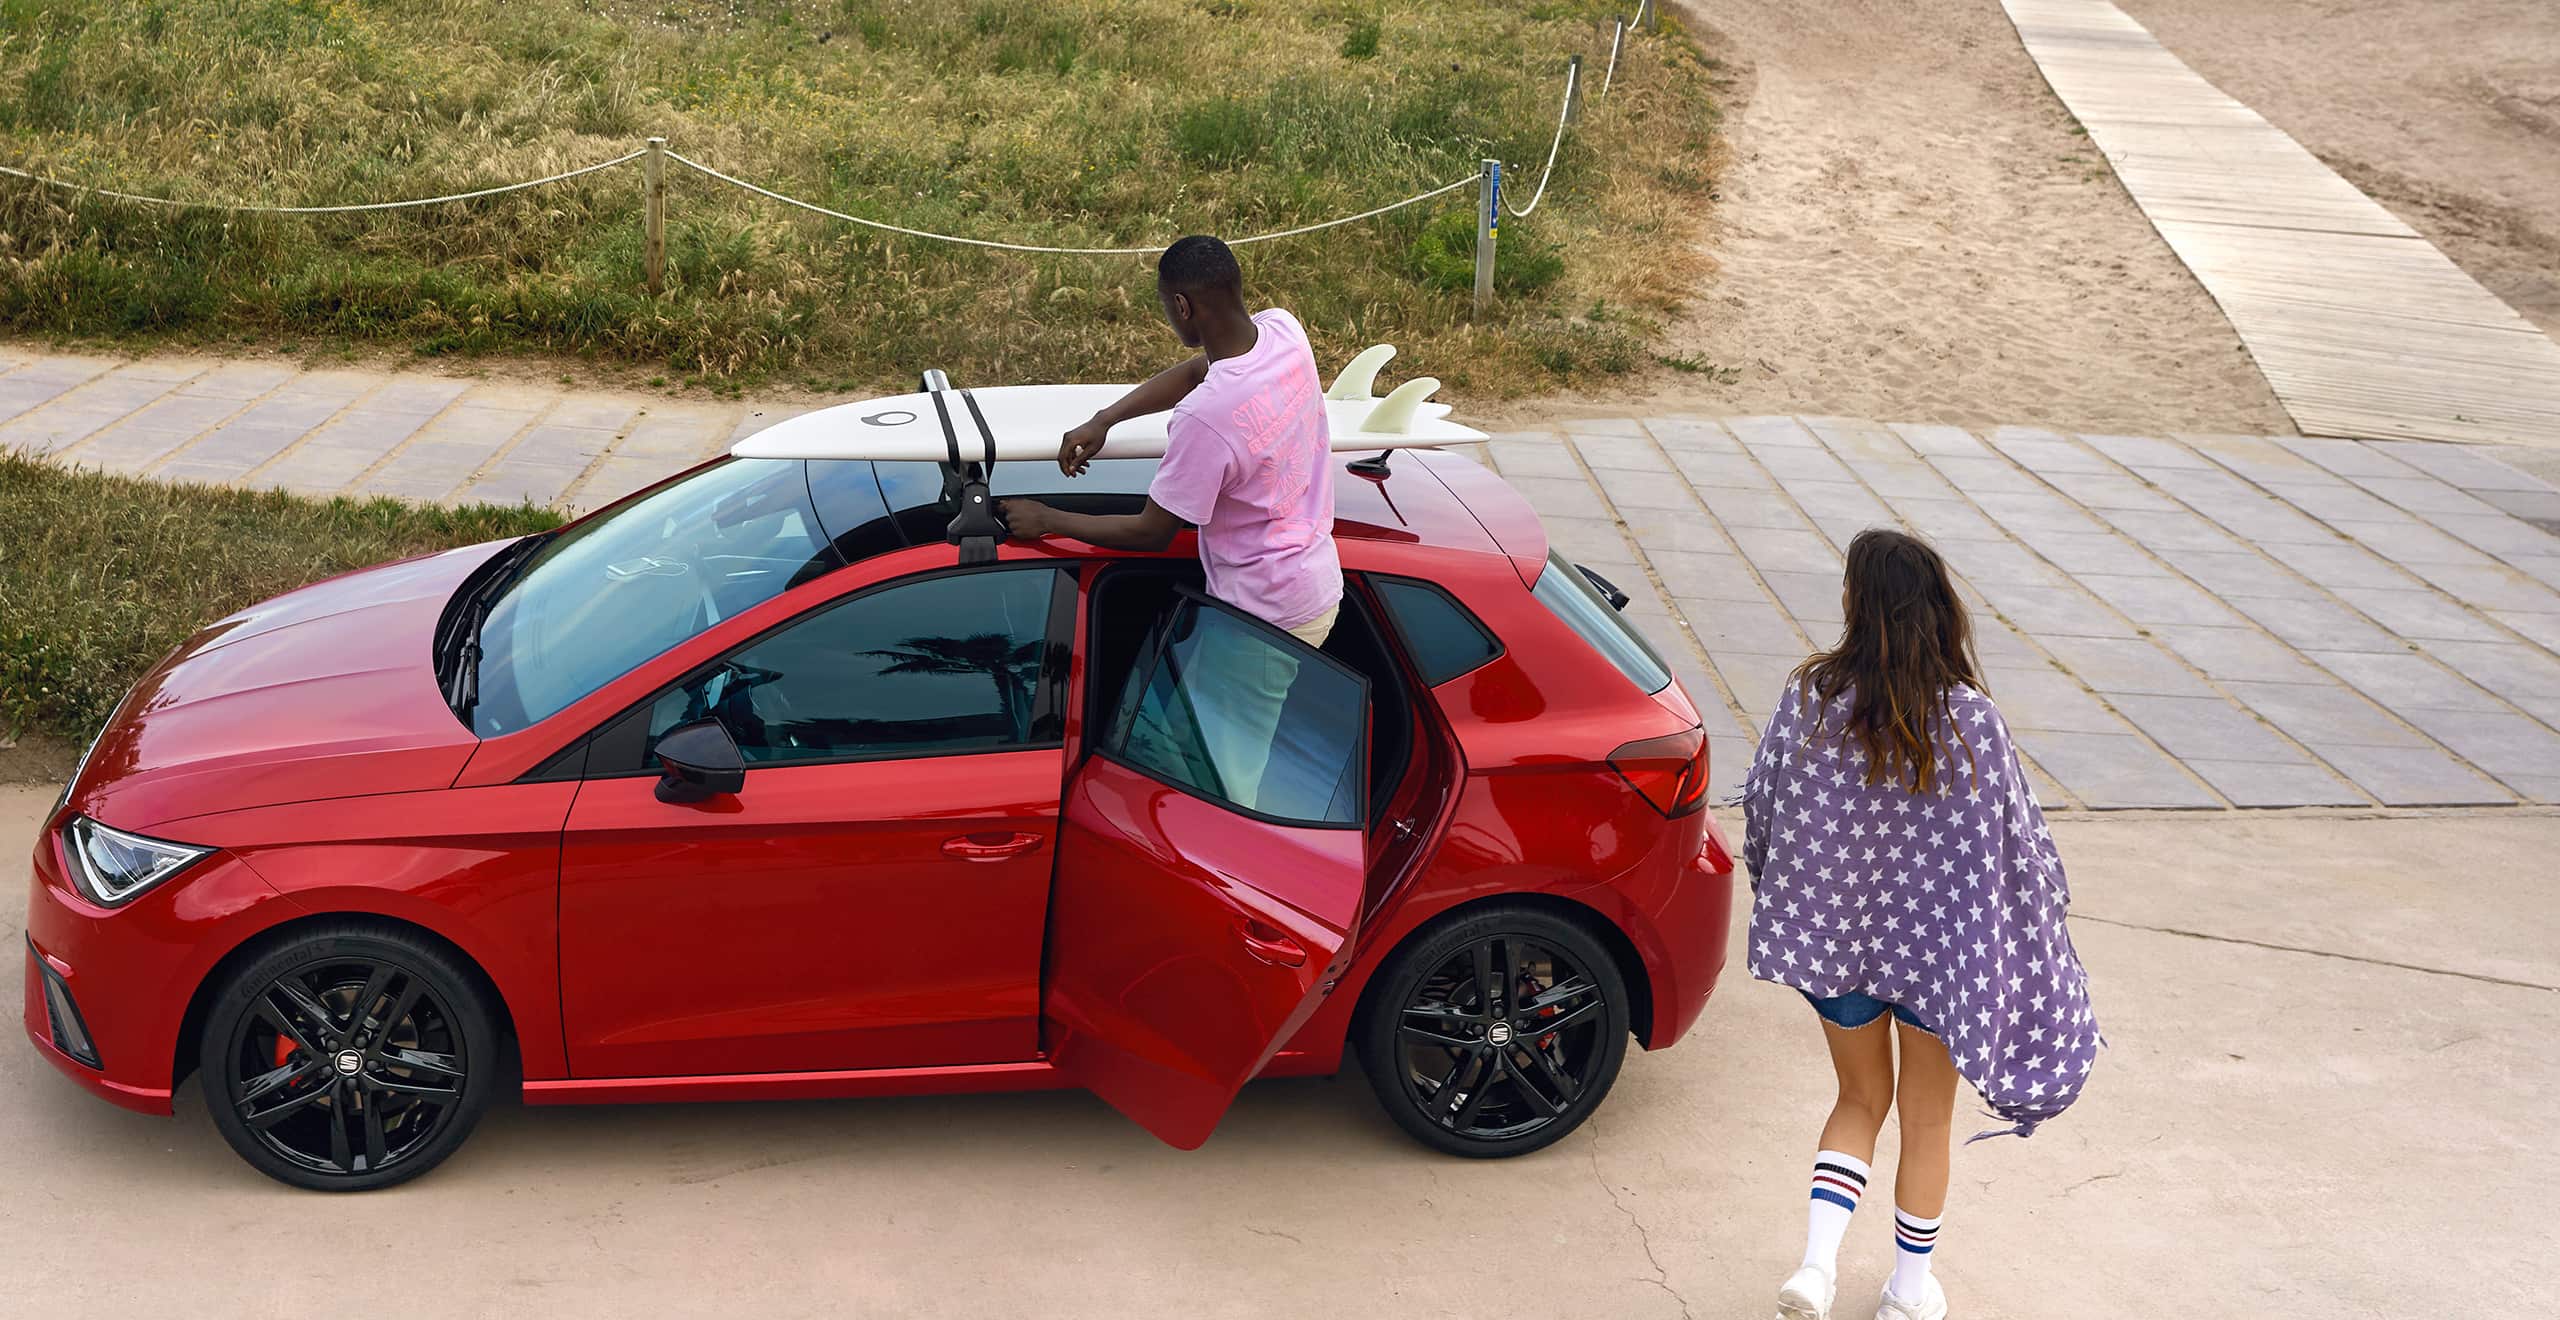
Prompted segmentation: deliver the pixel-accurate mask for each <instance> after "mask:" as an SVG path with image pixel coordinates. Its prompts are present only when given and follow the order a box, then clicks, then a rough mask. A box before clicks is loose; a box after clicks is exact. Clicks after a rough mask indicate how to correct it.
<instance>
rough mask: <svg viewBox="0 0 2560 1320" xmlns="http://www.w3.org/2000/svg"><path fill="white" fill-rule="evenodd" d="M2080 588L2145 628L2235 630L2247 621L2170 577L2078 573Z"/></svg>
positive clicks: (2212, 599)
mask: <svg viewBox="0 0 2560 1320" xmlns="http://www.w3.org/2000/svg"><path fill="white" fill-rule="evenodd" d="M2079 578H2080V585H2081V586H2084V587H2087V588H2088V589H2089V590H2091V591H2093V592H2095V593H2097V595H2098V598H2099V599H2101V600H2104V601H2105V602H2107V603H2108V604H2109V605H2113V606H2114V607H2116V610H2117V611H2118V612H2119V613H2121V614H2123V615H2124V616H2125V617H2126V618H2128V619H2131V620H2133V621H2134V622H2135V623H2138V624H2142V625H2144V626H2146V627H2158V626H2160V625H2163V624H2185V625H2190V626H2199V627H2237V626H2240V625H2242V624H2245V623H2246V622H2247V621H2246V620H2244V619H2242V618H2241V617H2240V616H2239V615H2237V614H2234V613H2232V612H2231V610H2230V608H2229V607H2227V606H2225V605H2223V604H2222V603H2221V602H2219V601H2217V600H2215V599H2214V598H2213V597H2211V596H2208V595H2206V594H2205V593H2203V592H2201V591H2198V590H2196V589H2195V588H2194V587H2193V586H2190V585H2188V584H2187V583H2185V582H2182V581H2180V580H2178V579H2176V578H2172V577H2129V576H2117V575H2114V574H2107V573H2082V574H2080V575H2079Z"/></svg>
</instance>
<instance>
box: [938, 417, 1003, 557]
mask: <svg viewBox="0 0 2560 1320" xmlns="http://www.w3.org/2000/svg"><path fill="white" fill-rule="evenodd" d="M922 388H923V390H924V392H925V393H926V394H929V395H932V396H933V410H934V413H935V414H936V415H937V416H938V417H940V418H941V421H942V444H943V450H944V455H945V456H944V458H943V461H942V493H943V497H944V498H945V499H947V500H950V501H951V502H952V503H953V505H954V506H955V507H957V508H958V510H959V512H957V513H955V514H953V515H952V517H951V523H950V526H948V527H946V528H945V529H944V530H943V534H942V539H944V540H945V541H948V542H950V543H951V544H953V545H956V546H958V547H960V563H961V565H962V566H963V567H969V566H972V565H977V564H991V563H994V562H995V558H996V547H997V546H998V545H1001V544H1003V543H1004V540H1005V538H1006V537H1008V536H1011V535H1012V534H1013V533H1012V531H1011V530H1010V529H1008V528H1007V527H1006V526H1005V525H1004V519H1003V518H1001V517H998V516H997V514H996V505H995V501H994V500H993V499H990V498H989V497H988V495H987V476H988V474H989V473H991V472H993V471H994V470H995V466H996V433H995V431H994V429H993V428H991V427H989V426H988V425H987V417H986V414H985V413H982V412H980V411H978V400H977V399H976V398H975V397H974V396H972V395H971V394H970V393H969V391H967V390H961V391H959V392H958V393H959V395H960V403H961V406H962V407H964V408H966V409H968V412H969V420H970V422H971V423H972V424H974V425H975V426H976V427H977V431H978V442H979V444H980V446H981V448H980V451H979V456H978V457H975V458H969V457H964V456H963V455H962V454H961V452H960V433H959V431H958V429H957V428H955V427H954V426H953V425H952V421H951V395H952V393H953V391H952V389H951V378H950V377H948V376H945V375H944V374H943V373H942V372H940V371H939V370H928V371H927V372H925V373H924V383H923V386H922Z"/></svg>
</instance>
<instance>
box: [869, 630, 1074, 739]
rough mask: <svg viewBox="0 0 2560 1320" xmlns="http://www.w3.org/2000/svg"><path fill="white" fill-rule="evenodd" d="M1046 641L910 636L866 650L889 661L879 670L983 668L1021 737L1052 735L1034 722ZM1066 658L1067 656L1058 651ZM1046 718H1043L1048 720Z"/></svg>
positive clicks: (1004, 636)
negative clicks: (1033, 707)
mask: <svg viewBox="0 0 2560 1320" xmlns="http://www.w3.org/2000/svg"><path fill="white" fill-rule="evenodd" d="M1048 650H1049V645H1048V643H1047V642H1045V641H1043V640H1041V639H1038V638H1034V639H1032V640H1030V641H1027V642H1026V641H1021V640H1018V639H1017V638H1016V637H1015V635H1014V634H1012V633H1000V632H991V633H978V634H976V635H975V636H971V637H910V638H907V639H906V640H904V641H902V642H899V643H898V644H897V645H896V646H892V647H884V648H880V649H877V650H870V651H865V652H863V654H864V655H868V656H874V657H877V658H879V659H882V660H886V661H888V662H889V663H888V664H887V665H885V666H883V667H882V668H881V670H880V673H881V675H882V676H883V677H887V676H889V675H893V674H935V675H967V674H984V675H986V676H987V677H988V679H989V680H990V681H992V682H993V683H994V684H995V685H996V702H997V709H999V710H1001V711H1002V712H1003V713H1004V716H1005V718H1006V719H1007V720H1008V721H1009V722H1010V723H1011V725H1012V729H1013V737H1014V740H1015V741H1017V742H1029V741H1031V740H1033V739H1035V738H1047V737H1051V736H1054V735H1053V734H1052V733H1051V732H1049V731H1047V730H1040V729H1034V728H1032V727H1031V720H1032V706H1033V704H1034V693H1035V692H1036V691H1037V684H1038V683H1039V681H1040V666H1041V663H1042V661H1043V660H1045V659H1046V658H1047V656H1048ZM1060 658H1061V660H1062V661H1063V659H1064V657H1060ZM1046 722H1047V721H1043V723H1046Z"/></svg>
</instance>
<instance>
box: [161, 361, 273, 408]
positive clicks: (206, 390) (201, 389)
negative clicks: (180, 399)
mask: <svg viewBox="0 0 2560 1320" xmlns="http://www.w3.org/2000/svg"><path fill="white" fill-rule="evenodd" d="M295 374H296V373H295V370H294V368H292V367H289V366H285V365H283V364H281V363H274V362H225V363H222V364H220V365H218V366H215V367H213V368H212V369H210V370H208V371H205V372H204V373H202V374H201V375H198V376H196V377H195V378H194V379H192V380H189V381H188V382H187V383H186V384H184V385H181V386H179V387H178V393H180V394H183V395H187V396H190V397H192V398H198V399H229V400H231V401H233V402H234V403H245V402H247V401H249V400H251V399H255V398H257V397H259V396H260V395H263V394H265V393H267V392H268V391H270V390H273V389H274V388H276V387H277V386H279V385H282V384H284V383H285V382H286V381H289V380H291V379H293V378H294V375H295Z"/></svg>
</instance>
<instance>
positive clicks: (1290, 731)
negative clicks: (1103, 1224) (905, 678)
mask: <svg viewBox="0 0 2560 1320" xmlns="http://www.w3.org/2000/svg"><path fill="white" fill-rule="evenodd" d="M1368 756H1369V685H1368V680H1367V679H1365V678H1363V677H1362V676H1361V675H1360V674H1359V673H1357V672H1356V671H1354V670H1352V669H1351V668H1350V667H1348V666H1346V665H1344V664H1343V663H1341V662H1340V661H1338V660H1335V659H1334V658H1333V657H1331V656H1328V655H1325V654H1323V653H1321V652H1319V651H1317V650H1315V649H1314V648H1312V647H1310V646H1307V645H1306V644H1305V643H1303V642H1300V641H1299V640H1297V639H1296V638H1294V637H1291V636H1289V635H1288V634H1287V633H1284V632H1281V631H1280V630H1278V629H1276V628H1273V627H1271V626H1270V625H1268V624H1265V623H1263V622H1261V621H1259V620H1256V619H1254V618H1252V617H1250V616H1248V615H1245V614H1243V613H1240V612H1238V611H1236V610H1234V609H1231V608H1229V607H1228V606H1226V605H1223V604H1220V603H1218V602H1216V601H1213V600H1211V599H1209V598H1208V597H1206V596H1202V595H1199V594H1198V593H1195V592H1190V591H1187V590H1186V591H1185V592H1184V593H1183V594H1182V595H1181V596H1180V597H1179V598H1178V599H1177V601H1176V603H1175V605H1174V608H1173V611H1172V612H1171V614H1170V615H1168V616H1167V617H1166V618H1165V619H1163V620H1162V621H1161V622H1160V623H1159V624H1158V626H1157V629H1156V632H1155V635H1154V636H1153V637H1152V638H1151V639H1150V640H1149V642H1148V643H1147V645H1146V646H1145V647H1144V648H1142V649H1141V651H1140V652H1139V655H1138V659H1137V663H1136V665H1135V666H1134V668H1133V671H1132V672H1131V673H1130V675H1129V677H1128V679H1127V681H1126V684H1125V686H1124V687H1123V688H1122V689H1121V696H1120V701H1119V703H1118V709H1117V710H1116V711H1115V712H1113V713H1112V714H1111V716H1110V718H1109V719H1108V721H1107V722H1106V723H1104V724H1103V725H1102V726H1101V727H1100V728H1099V729H1098V730H1097V731H1096V733H1095V737H1094V743H1093V754H1092V755H1089V756H1087V757H1085V758H1084V759H1083V763H1082V764H1081V765H1080V766H1079V767H1078V768H1077V770H1076V772H1075V774H1074V776H1073V777H1072V779H1071V780H1070V781H1069V783H1068V785H1067V790H1066V798H1065V805H1064V812H1063V820H1062V823H1061V826H1060V829H1059V835H1058V843H1059V848H1058V871H1057V880H1056V883H1055V885H1054V887H1053V888H1052V890H1051V896H1050V907H1049V959H1048V970H1047V972H1046V974H1045V976H1044V978H1043V987H1042V989H1043V1008H1042V1012H1043V1015H1044V1016H1045V1017H1046V1019H1047V1022H1046V1028H1047V1031H1048V1033H1049V1053H1050V1058H1051V1060H1052V1062H1053V1063H1054V1064H1055V1065H1056V1066H1057V1068H1058V1070H1059V1071H1060V1072H1061V1073H1062V1074H1064V1075H1065V1077H1066V1078H1067V1079H1068V1080H1070V1081H1073V1082H1074V1083H1076V1084H1077V1085H1080V1086H1083V1087H1085V1088H1087V1089H1088V1090H1091V1091H1092V1092H1093V1093H1094V1094H1096V1095H1099V1096H1101V1097H1102V1098H1103V1099H1104V1100H1105V1101H1108V1102H1109V1103H1110V1104H1111V1105H1112V1106H1113V1107H1114V1108H1117V1109H1118V1110H1120V1112H1122V1113H1124V1114H1127V1115H1128V1116H1129V1117H1130V1118H1132V1119H1135V1120H1137V1122H1138V1123H1139V1124H1140V1125H1141V1126H1143V1127H1145V1128H1146V1129H1147V1130H1148V1131H1150V1132H1153V1133H1155V1134H1156V1135H1157V1136H1159V1137H1161V1138H1163V1139H1164V1140H1165V1141H1166V1142H1168V1143H1170V1144H1172V1145H1174V1146H1177V1147H1180V1148H1182V1149H1184V1150H1190V1149H1193V1148H1195V1147H1197V1146H1199V1145H1200V1143H1201V1142H1203V1141H1206V1140H1208V1139H1209V1132H1210V1130H1211V1129H1212V1128H1214V1127H1216V1126H1217V1124H1218V1119H1219V1118H1220V1117H1221V1116H1222V1115H1224V1114H1225V1113H1226V1111H1227V1106H1228V1104H1229V1103H1231V1102H1232V1101H1233V1100H1234V1099H1235V1095H1236V1092H1237V1090H1238V1089H1240V1088H1241V1087H1242V1086H1243V1085H1244V1083H1245V1082H1246V1081H1247V1080H1248V1079H1250V1078H1251V1077H1252V1076H1253V1075H1254V1074H1255V1073H1256V1072H1258V1071H1260V1070H1261V1068H1262V1066H1263V1064H1264V1063H1266V1062H1268V1061H1269V1060H1270V1058H1271V1056H1272V1055H1273V1054H1274V1053H1275V1052H1277V1050H1278V1049H1279V1047H1280V1045H1281V1044H1282V1043H1283V1042H1285V1041H1287V1040H1288V1039H1289V1037H1290V1035H1291V1033H1293V1032H1295V1031H1296V1030H1297V1028H1298V1026H1299V1024H1300V1023H1303V1022H1305V1021H1306V1019H1307V1016H1308V1015H1309V1014H1310V1013H1313V1012H1314V1011H1315V1008H1316V1005H1317V1003H1318V1002H1319V1001H1321V1000H1322V999H1323V997H1324V995H1325V993H1326V992H1328V991H1329V990H1331V989H1332V987H1333V983H1334V981H1335V979H1336V978H1338V977H1339V976H1340V975H1341V974H1342V970H1343V968H1344V967H1345V966H1346V965H1347V964H1348V963H1349V961H1350V958H1351V948H1352V936H1353V933H1354V928H1355V925H1356V923H1357V922H1358V920H1359V913H1360V900H1361V886H1362V883H1363V880H1364V877H1365V871H1366V865H1365V860H1364V859H1365V857H1366V848H1365V847H1364V842H1363V835H1364V831H1365V828H1366V825H1367V821H1366V819H1365V817H1366V814H1367V810H1368V793H1367V779H1368Z"/></svg>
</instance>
